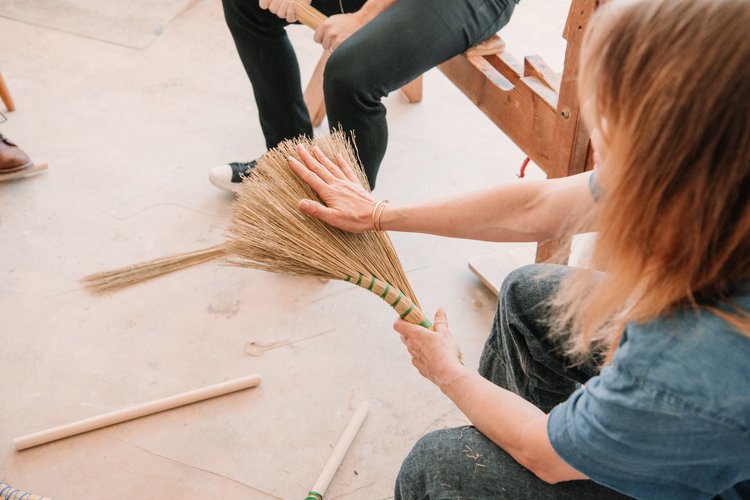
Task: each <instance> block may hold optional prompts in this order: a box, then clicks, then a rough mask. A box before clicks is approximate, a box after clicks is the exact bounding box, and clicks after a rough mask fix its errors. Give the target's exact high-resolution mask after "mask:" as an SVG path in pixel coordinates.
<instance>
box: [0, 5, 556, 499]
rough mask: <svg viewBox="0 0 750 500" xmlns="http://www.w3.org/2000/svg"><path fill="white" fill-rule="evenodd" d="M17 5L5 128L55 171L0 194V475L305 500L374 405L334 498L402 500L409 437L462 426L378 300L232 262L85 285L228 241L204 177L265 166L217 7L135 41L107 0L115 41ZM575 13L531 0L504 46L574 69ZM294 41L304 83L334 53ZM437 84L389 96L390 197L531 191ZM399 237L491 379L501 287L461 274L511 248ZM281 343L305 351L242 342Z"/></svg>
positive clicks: (157, 492)
mask: <svg viewBox="0 0 750 500" xmlns="http://www.w3.org/2000/svg"><path fill="white" fill-rule="evenodd" d="M29 1H31V0H29ZM43 3H44V2H43ZM46 3H47V4H52V3H54V2H46ZM67 3H68V4H70V5H72V6H76V5H78V6H79V7H80V6H82V5H83V6H85V5H88V4H91V3H92V2H90V1H84V0H71V1H69V2H67ZM11 4H14V5H15V7H18V4H20V2H14V0H0V15H2V16H10V17H0V47H2V50H1V51H0V71H2V72H3V74H4V75H5V78H6V80H7V81H8V84H9V86H10V88H11V92H12V93H13V95H14V97H15V100H16V104H17V108H18V109H17V111H16V112H14V113H10V114H7V116H8V121H7V122H5V123H3V124H0V130H1V131H2V132H3V133H4V134H6V135H7V136H9V137H10V138H11V139H13V140H15V141H16V142H18V143H19V144H20V145H21V146H22V147H23V148H24V149H25V150H26V151H27V152H28V153H29V154H31V155H32V156H33V157H34V158H35V159H37V160H43V161H48V162H49V164H50V170H49V172H48V173H46V174H44V175H41V176H38V177H34V178H29V179H24V180H21V181H16V182H8V183H3V184H0V283H1V284H0V364H1V365H2V367H3V382H2V385H0V391H1V392H0V395H1V396H2V397H1V398H0V400H2V401H3V404H2V406H1V408H0V480H4V481H5V482H7V483H10V484H12V485H14V486H15V487H17V488H21V489H24V490H27V491H31V492H35V493H39V494H44V495H49V496H52V497H54V498H56V499H80V498H96V499H121V498H123V499H124V498H170V499H171V498H175V499H177V498H179V499H193V498H195V499H197V498H269V497H270V498H290V499H291V498H301V497H302V496H303V495H304V494H305V493H306V492H307V490H308V489H309V488H310V487H311V486H312V483H313V482H314V481H315V479H316V478H317V475H318V473H319V472H320V470H321V468H322V466H323V464H324V462H325V460H326V459H327V456H328V453H329V452H330V450H331V448H332V446H333V445H334V444H335V442H336V440H337V439H338V437H339V434H340V433H341V431H342V430H343V428H344V427H345V425H346V423H347V421H348V419H349V417H350V416H351V414H352V413H353V411H354V409H355V408H356V406H357V405H358V403H359V402H360V401H361V400H365V399H366V400H368V401H369V402H370V405H371V411H370V415H369V417H368V419H367V420H366V422H365V424H364V426H363V428H362V430H361V432H360V434H359V436H358V437H357V439H356V440H355V442H354V444H353V446H352V448H351V450H350V452H349V454H348V455H347V457H346V459H345V460H344V463H343V465H342V467H341V468H340V469H339V471H338V474H337V475H336V477H335V478H334V480H333V483H332V484H331V486H330V488H329V491H328V495H327V497H328V498H387V497H390V496H391V495H392V487H393V481H394V479H395V477H396V474H397V471H398V468H399V465H400V463H401V461H402V460H403V458H404V457H405V455H406V454H407V453H408V451H409V449H410V448H411V446H412V445H413V443H414V442H415V441H416V440H417V439H418V438H419V437H420V436H422V435H423V434H424V433H425V432H427V431H430V430H433V429H438V428H442V427H445V426H450V425H458V424H461V423H464V422H465V418H464V417H463V415H462V414H461V413H460V412H459V411H457V410H456V409H455V408H454V406H453V405H452V403H451V402H450V401H449V400H447V399H446V398H445V397H444V396H443V395H442V394H441V393H440V392H439V391H438V390H437V389H436V388H435V387H434V386H432V385H431V384H430V383H429V382H428V381H426V380H425V379H423V378H421V377H420V376H419V374H418V373H417V372H416V370H415V369H414V368H413V367H412V366H411V364H410V362H409V357H408V355H407V353H406V351H405V350H404V348H403V346H402V344H401V343H400V342H399V340H398V337H397V336H396V335H395V334H394V333H393V331H392V330H391V328H390V326H391V322H392V321H393V319H394V318H393V313H392V312H391V310H390V309H388V308H387V307H386V306H384V305H383V304H382V303H381V302H379V301H378V299H377V298H375V297H373V296H370V294H367V293H364V292H362V291H359V290H358V289H356V288H354V287H352V286H350V285H346V284H343V283H328V284H324V283H322V282H321V281H319V280H316V279H301V278H290V277H286V276H278V275H271V274H266V273H262V272H256V271H250V270H244V269H243V270H239V269H234V268H229V267H223V266H220V265H215V264H205V265H201V266H198V267H196V268H193V269H190V270H187V271H183V272H181V273H179V274H176V275H172V276H169V277H165V278H162V279H159V280H156V281H152V282H150V283H147V284H144V285H141V286H138V287H135V288H131V289H129V290H126V291H123V292H120V293H116V294H113V295H109V296H104V297H93V296H91V295H89V294H88V293H87V292H85V291H83V290H81V288H80V285H79V282H78V280H79V279H80V278H81V277H82V276H83V275H85V274H88V273H90V272H94V271H100V270H105V269H110V268H113V267H117V266H120V265H123V264H128V263H132V262H137V261H140V260H145V259H150V258H153V257H157V256H162V255H165V254H169V253H172V252H180V251H186V250H191V249H196V248H201V247H204V246H208V245H210V244H214V243H218V242H220V241H221V239H222V231H223V228H224V227H225V224H226V223H227V221H228V217H229V210H228V208H229V206H230V203H231V201H232V198H231V196H228V195H227V194H225V193H223V192H220V191H218V190H216V189H215V188H214V187H213V186H211V185H210V184H209V183H208V181H207V178H206V172H207V170H208V168H209V167H210V166H212V165H213V164H216V163H220V162H224V161H231V160H243V159H250V158H251V157H253V156H254V155H257V154H259V153H261V152H262V149H263V139H262V136H261V133H260V127H259V125H258V123H257V118H256V111H255V104H254V102H253V99H252V94H251V92H250V88H249V85H248V83H247V80H246V77H245V75H244V73H243V71H242V68H241V65H240V63H239V60H238V57H237V54H236V52H235V49H234V46H233V44H232V41H231V38H230V36H229V33H228V31H227V29H226V27H225V25H224V22H223V16H222V12H221V6H220V3H219V2H217V1H205V0H204V1H198V2H189V1H186V2H183V4H180V2H174V1H172V2H170V5H172V6H173V7H174V12H172V14H170V15H172V16H173V17H172V18H165V19H163V23H162V24H163V25H162V27H161V28H160V29H159V30H158V31H156V32H154V33H155V34H156V35H158V36H154V37H153V40H152V41H150V42H149V41H148V40H147V38H144V36H145V35H144V36H140V35H138V33H135V34H134V35H133V37H134V38H133V40H135V42H133V43H132V44H131V45H130V46H129V45H128V44H127V43H123V42H122V38H118V37H121V36H122V33H130V31H129V30H128V29H125V28H123V27H122V24H123V23H125V25H127V22H128V21H129V20H131V17H132V13H131V12H129V11H128V9H126V8H125V7H121V8H120V10H118V8H117V4H118V2H112V1H109V2H98V3H97V4H106V5H107V6H109V7H108V8H107V9H105V10H106V11H107V12H106V19H105V18H104V17H102V19H104V20H103V21H102V22H105V23H115V24H117V26H118V29H116V30H115V29H112V30H110V32H111V33H114V35H113V38H112V39H111V40H107V39H106V37H107V32H108V30H106V29H98V30H95V32H93V31H88V32H84V31H85V30H84V31H81V30H80V29H79V27H80V26H84V25H86V23H90V22H91V21H90V19H89V20H87V21H86V23H84V22H82V21H81V19H80V18H79V17H77V16H78V15H79V14H76V12H77V11H76V10H75V9H73V8H72V7H71V9H72V10H70V11H69V13H70V16H69V19H68V21H65V22H57V21H56V24H55V23H52V24H44V23H42V22H32V21H29V20H28V19H27V18H25V17H23V16H22V15H20V14H18V15H16V14H12V13H11V14H9V13H8V12H9V10H8V9H9V7H12V6H13V5H11ZM140 4H143V8H144V9H148V8H149V7H148V6H149V5H150V4H154V2H141V3H140ZM156 4H159V2H156ZM566 4H567V2H565V1H563V0H525V1H524V2H522V3H521V5H520V6H519V7H518V9H517V12H516V15H515V16H514V18H513V20H512V21H511V24H510V25H509V26H508V27H507V28H506V30H504V34H503V36H504V38H505V40H506V42H507V44H508V48H509V50H511V51H512V52H514V53H515V54H516V55H522V54H524V53H526V54H533V53H539V54H541V55H543V56H544V57H545V59H547V61H548V62H549V63H550V64H551V65H552V66H553V67H555V68H558V69H559V68H562V58H563V54H564V42H563V40H562V39H561V37H560V33H561V32H562V28H563V24H564V20H565V16H566V15H567V5H566ZM15 7H14V8H15ZM183 7H185V8H183ZM35 8H36V9H37V11H39V12H42V13H44V12H45V11H44V5H42V7H39V1H36V4H35ZM49 8H52V7H49ZM4 9H5V10H4ZM37 11H35V12H37ZM83 11H85V9H81V12H83ZM86 12H87V14H86V15H87V16H92V15H93V14H91V12H89V11H86ZM37 13H38V12H37ZM157 14H158V15H159V16H162V18H163V16H164V15H165V14H164V13H163V12H162V11H159V12H158V13H157ZM80 15H81V16H82V15H84V14H80ZM14 17H15V18H14ZM53 17H54V16H53ZM152 18H153V16H152ZM162 18H160V19H162ZM19 19H21V20H19ZM55 19H58V18H57V17H55ZM170 19H171V21H170ZM58 21H59V19H58ZM168 21H169V22H168ZM66 22H67V23H68V24H65V23H66ZM139 22H140V21H139ZM136 24H137V23H136ZM100 28H102V27H100ZM133 29H137V27H136V28H133ZM149 29H151V28H149ZM289 31H290V34H291V36H292V38H293V42H294V44H295V46H296V47H297V48H298V54H299V57H300V64H301V69H302V73H303V79H305V80H306V79H307V77H308V76H309V75H310V73H311V71H312V68H313V66H314V64H315V62H316V61H317V58H318V56H319V54H320V49H319V47H317V46H316V45H314V44H313V42H312V40H311V37H310V33H309V31H308V30H307V29H306V28H304V27H293V28H291V29H290V30H289ZM142 34H143V33H141V35H142ZM115 35H116V36H115ZM136 35H138V36H136ZM424 95H425V98H424V101H423V102H422V103H420V104H418V105H410V104H407V103H406V102H405V101H404V100H403V98H402V97H401V96H400V95H395V94H394V95H392V96H390V97H389V98H388V99H387V101H386V104H387V106H388V110H389V115H388V117H389V124H390V135H391V143H390V145H389V150H388V154H387V157H386V159H385V163H384V165H383V167H382V169H381V173H380V176H379V182H378V189H377V191H376V194H377V195H378V196H380V197H384V198H389V199H392V200H408V199H424V198H427V197H432V196H436V195H443V194H448V193H457V192H461V191H466V190H470V189H474V188H480V187H484V186H486V185H487V184H491V183H496V182H505V181H515V182H523V181H517V180H515V173H516V171H517V169H518V167H519V165H520V163H521V161H522V159H523V154H522V153H521V152H520V151H519V150H518V149H517V148H516V147H515V146H514V145H513V144H512V143H510V142H509V141H508V140H507V139H506V138H505V137H504V136H503V135H502V134H501V133H500V132H499V131H498V130H497V129H496V128H495V127H494V126H493V125H492V124H491V123H490V122H489V120H487V119H486V118H485V117H484V116H483V115H482V114H481V113H480V112H478V111H477V110H476V109H474V108H473V107H472V106H471V105H470V103H469V101H468V100H467V99H466V98H465V97H463V95H462V94H460V92H458V91H457V90H456V89H455V88H454V87H453V86H452V85H451V84H450V83H449V82H448V81H447V79H445V77H443V75H442V74H440V73H439V72H437V71H434V70H433V71H431V72H429V73H428V74H427V75H426V79H425V94H424ZM532 175H535V176H538V175H539V173H538V171H537V172H534V173H533V174H532ZM414 184H419V185H421V186H423V189H421V190H420V191H419V192H411V191H410V190H409V189H408V188H407V187H406V186H410V185H414ZM392 236H393V239H394V242H395V244H396V247H397V249H398V250H399V253H400V255H401V258H402V261H403V264H404V267H405V268H406V269H407V270H408V271H409V277H410V279H411V280H412V284H413V286H414V288H415V290H416V291H417V293H418V294H419V298H420V300H421V302H422V303H423V304H424V305H425V308H426V309H427V310H428V311H434V310H435V309H436V308H437V307H439V306H443V307H445V308H446V310H447V311H448V314H449V318H450V322H451V323H450V324H451V329H452V331H453V332H454V334H455V336H456V338H457V340H458V342H459V343H460V345H461V347H462V349H463V351H464V353H465V356H466V359H467V363H468V364H469V365H471V366H476V364H477V362H478V358H479V354H480V352H481V349H482V345H483V342H484V339H485V337H486V335H487V332H488V329H489V326H490V322H491V319H492V316H493V314H494V310H495V297H494V296H493V295H492V294H491V293H489V292H488V291H487V290H486V289H485V288H484V287H483V286H482V285H481V284H480V283H479V280H478V279H476V278H475V277H474V276H473V275H472V274H471V273H470V272H469V271H468V270H467V266H466V264H467V260H468V259H469V258H470V257H472V256H475V255H480V254H483V253H488V252H491V251H493V250H496V249H497V245H493V244H488V243H480V242H471V241H461V240H455V241H451V240H446V239H437V238H435V237H430V236H424V235H410V234H394V235H392ZM526 251H527V252H528V253H527V254H528V255H529V259H530V258H531V257H530V256H531V254H532V251H533V248H531V247H527V248H526ZM317 334H320V335H319V336H316V337H314V338H311V339H308V340H304V339H305V338H307V337H310V336H313V335H317ZM286 341H292V342H294V341H298V342H296V343H291V344H288V345H285V346H281V347H278V348H275V349H272V350H268V351H265V352H264V353H262V354H261V355H259V356H251V355H249V354H248V353H247V351H246V347H247V346H248V343H250V342H255V343H272V342H286ZM250 373H259V374H261V375H262V376H263V383H262V384H261V386H260V387H258V388H256V389H252V390H249V391H243V392H240V393H236V394H234V395H231V396H227V397H222V398H218V399H215V400H211V401H207V402H203V403H199V404H195V405H192V406H189V407H185V408H182V409H177V410H173V411H169V412H165V413H162V414H159V415H154V416H150V417H146V418H142V419H139V420H136V421H132V422H129V423H124V424H120V425H117V426H113V427H110V428H107V429H102V430H99V431H95V432H90V433H88V434H85V435H81V436H78V437H73V438H70V439H66V440H62V441H58V442H55V443H52V444H48V445H45V446H40V447H38V448H34V449H30V450H27V451H23V452H20V453H16V452H14V450H13V447H12V439H13V438H14V437H17V436H20V435H23V434H27V433H30V432H34V431H38V430H41V429H45V428H48V427H52V426H55V425H58V424H62V423H66V422H70V421H74V420H77V419H81V418H86V417H89V416H93V415H97V414H100V413H104V412H107V411H111V410H114V409H118V408H122V407H125V406H129V405H132V404H136V403H140V402H145V401H149V400H152V399H156V398H160V397H163V396H168V395H171V394H175V393H178V392H181V391H185V390H189V389H193V388H197V387H201V386H205V385H210V384H213V383H217V382H221V381H224V380H228V379H231V378H236V377H240V376H243V375H246V374H250Z"/></svg>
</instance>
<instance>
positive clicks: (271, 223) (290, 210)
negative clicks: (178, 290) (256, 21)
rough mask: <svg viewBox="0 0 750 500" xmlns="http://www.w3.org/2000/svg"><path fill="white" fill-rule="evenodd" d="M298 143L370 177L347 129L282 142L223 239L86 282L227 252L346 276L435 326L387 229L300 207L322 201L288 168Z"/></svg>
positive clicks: (261, 166) (101, 286) (259, 170)
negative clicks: (318, 215) (357, 228)
mask: <svg viewBox="0 0 750 500" xmlns="http://www.w3.org/2000/svg"><path fill="white" fill-rule="evenodd" d="M300 145H301V146H303V147H305V148H307V149H311V148H313V147H314V146H317V147H318V148H320V149H321V150H322V151H323V154H325V155H326V156H327V157H328V158H333V157H334V156H335V154H336V153H338V154H341V155H342V157H343V158H344V160H345V161H346V162H347V163H348V164H349V165H351V166H352V170H353V171H354V172H355V173H356V175H357V178H358V180H359V182H360V183H361V184H362V186H365V187H367V178H366V177H365V174H364V172H363V170H362V168H361V166H360V165H359V162H358V161H357V157H356V155H355V153H354V151H353V149H352V146H351V144H350V143H349V141H348V140H347V139H346V137H345V135H344V133H343V132H341V131H336V132H334V133H332V134H331V135H330V136H324V137H320V138H316V139H314V140H311V139H307V138H300V139H297V140H295V141H285V142H283V143H281V144H279V145H278V146H277V147H276V148H274V149H272V150H270V151H268V152H267V153H266V154H265V155H263V156H262V157H261V158H260V159H259V160H258V162H257V164H256V166H255V169H254V170H253V174H252V175H251V176H249V177H248V178H247V179H246V180H245V181H244V182H243V184H242V186H241V187H240V190H239V193H238V196H237V200H236V201H235V203H234V206H233V216H232V221H231V223H230V225H229V229H228V234H227V241H226V242H225V243H224V244H222V245H217V246H213V247H210V248H207V249H205V250H199V251H196V252H190V253H187V254H180V255H177V256H173V257H164V258H161V259H156V260H153V261H149V262H145V263H142V264H136V265H133V266H129V267H126V268H123V269H119V270H115V271H109V272H105V273H99V274H94V275H91V276H87V277H86V278H84V280H83V281H84V284H85V285H86V287H87V288H88V289H89V290H92V291H94V292H106V291H111V290H115V289H118V288H123V287H126V286H130V285H133V284H136V283H139V282H142V281H145V280H147V279H151V278H154V277H156V276H160V275H163V274H166V273H169V272H173V271H175V270H177V269H182V268H185V267H188V266H191V265H194V264H198V263H200V262H205V261H208V260H213V259H215V258H218V257H222V256H226V257H228V259H227V260H228V262H229V263H230V264H233V265H236V266H240V267H250V268H254V269H261V270H264V271H271V272H276V273H284V274H292V275H299V276H317V277H321V278H327V279H336V280H344V281H348V282H350V283H353V284H356V285H357V286H359V287H361V288H365V289H367V290H368V291H370V292H372V293H374V294H376V295H378V296H379V297H380V298H381V299H383V300H385V301H386V302H387V303H388V304H389V305H390V306H391V307H393V308H394V309H395V310H396V312H397V313H398V314H399V316H401V317H402V318H403V319H405V320H407V321H409V322H411V323H414V324H418V325H422V326H425V327H428V328H429V327H430V326H432V324H431V322H430V321H429V319H427V318H426V317H425V315H424V313H423V312H422V310H421V308H420V306H419V302H418V301H417V299H416V296H415V294H414V291H413V289H412V287H411V285H410V284H409V280H408V279H407V277H406V273H405V272H404V270H403V267H402V266H401V263H400V261H399V259H398V255H397V254H396V251H395V249H394V248H393V244H392V243H391V241H390V238H388V235H387V234H385V233H384V232H380V231H368V232H364V233H349V232H346V231H342V230H340V229H337V228H335V227H333V226H330V225H328V224H326V223H324V222H322V221H320V220H318V219H315V218H313V217H309V216H306V215H304V214H302V213H301V212H300V211H299V209H298V205H299V202H300V200H302V199H315V200H318V201H320V198H319V197H318V195H317V194H316V193H315V191H314V190H313V189H312V188H311V187H310V186H308V185H307V184H305V183H304V182H303V181H302V180H301V179H300V178H299V177H297V175H296V174H295V173H294V171H293V170H292V169H291V167H290V166H289V161H288V158H289V157H292V158H295V159H297V160H299V161H301V159H300V156H299V154H298V153H297V147H298V146H300Z"/></svg>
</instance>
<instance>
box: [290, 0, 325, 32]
mask: <svg viewBox="0 0 750 500" xmlns="http://www.w3.org/2000/svg"><path fill="white" fill-rule="evenodd" d="M293 2H294V15H295V16H297V19H299V22H301V23H302V24H304V25H305V26H307V27H309V28H312V29H313V30H317V29H318V26H320V25H321V24H323V21H325V20H326V19H328V18H327V17H326V15H325V14H323V13H322V12H320V11H319V10H318V9H316V8H315V7H312V6H311V5H310V4H309V3H307V2H305V1H304V0H293Z"/></svg>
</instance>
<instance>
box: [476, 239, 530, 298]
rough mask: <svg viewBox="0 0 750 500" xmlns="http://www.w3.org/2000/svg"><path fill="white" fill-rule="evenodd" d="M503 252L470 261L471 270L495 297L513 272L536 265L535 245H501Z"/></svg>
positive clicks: (481, 256)
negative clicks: (528, 265) (529, 265)
mask: <svg viewBox="0 0 750 500" xmlns="http://www.w3.org/2000/svg"><path fill="white" fill-rule="evenodd" d="M499 246H501V247H504V248H503V249H502V250H500V251H498V252H495V253H491V254H487V255H480V256H478V257H472V258H471V259H469V269H470V270H471V272H473V273H474V274H476V275H477V277H478V278H479V280H480V281H481V282H482V283H483V284H484V285H485V286H486V287H487V288H489V289H490V291H492V293H494V294H495V295H499V294H500V287H501V286H502V284H503V281H504V280H505V277H506V276H508V274H510V272H511V271H513V270H515V269H518V268H519V267H523V266H525V265H527V264H533V263H534V250H535V245H534V244H533V243H508V244H501V245H499Z"/></svg>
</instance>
